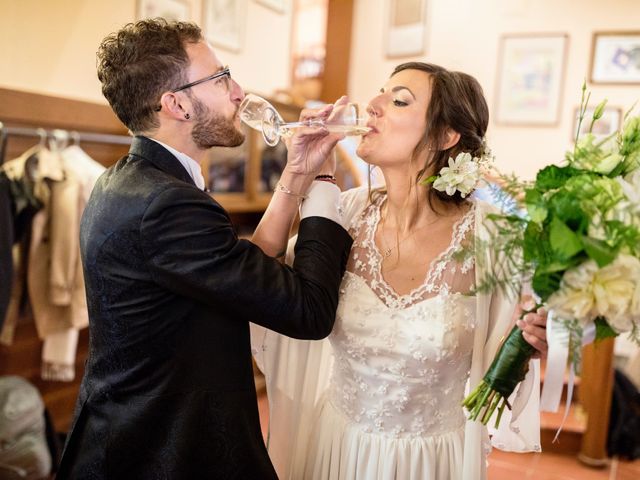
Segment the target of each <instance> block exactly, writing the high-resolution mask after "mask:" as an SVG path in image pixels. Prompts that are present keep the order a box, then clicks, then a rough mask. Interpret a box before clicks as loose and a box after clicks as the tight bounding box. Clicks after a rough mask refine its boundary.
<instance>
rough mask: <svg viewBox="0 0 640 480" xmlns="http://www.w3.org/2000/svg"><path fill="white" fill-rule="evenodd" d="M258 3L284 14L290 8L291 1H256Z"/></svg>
mask: <svg viewBox="0 0 640 480" xmlns="http://www.w3.org/2000/svg"><path fill="white" fill-rule="evenodd" d="M255 1H256V3H259V4H260V5H264V6H265V7H269V8H270V9H271V10H275V11H276V12H279V13H284V12H285V11H286V10H287V7H288V6H289V0H255Z"/></svg>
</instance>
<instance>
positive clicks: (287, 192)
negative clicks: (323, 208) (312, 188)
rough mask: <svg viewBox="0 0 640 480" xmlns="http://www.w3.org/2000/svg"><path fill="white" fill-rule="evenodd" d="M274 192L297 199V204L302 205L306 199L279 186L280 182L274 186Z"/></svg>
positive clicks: (304, 196)
mask: <svg viewBox="0 0 640 480" xmlns="http://www.w3.org/2000/svg"><path fill="white" fill-rule="evenodd" d="M273 191H274V192H282V193H286V194H287V195H291V196H292V197H295V198H297V199H298V203H302V201H303V200H304V199H305V198H307V196H306V195H301V194H299V193H294V192H292V191H291V190H289V188H288V187H286V186H285V185H283V184H281V183H280V182H278V183H277V184H276V187H275V188H274V189H273Z"/></svg>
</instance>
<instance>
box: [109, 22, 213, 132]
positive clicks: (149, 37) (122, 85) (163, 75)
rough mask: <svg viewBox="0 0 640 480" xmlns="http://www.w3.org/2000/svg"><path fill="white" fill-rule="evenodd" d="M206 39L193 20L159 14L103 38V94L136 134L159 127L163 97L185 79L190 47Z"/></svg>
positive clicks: (120, 117)
mask: <svg viewBox="0 0 640 480" xmlns="http://www.w3.org/2000/svg"><path fill="white" fill-rule="evenodd" d="M202 39H203V37H202V32H201V30H200V27H198V26H197V25H196V24H194V23H187V22H167V21H166V20H164V19H162V18H156V19H148V20H141V21H139V22H136V23H129V24H127V25H125V26H124V27H123V28H122V29H121V30H119V31H118V32H114V33H112V34H110V35H108V36H107V37H106V38H105V39H104V40H103V41H102V43H101V44H100V47H99V49H98V53H97V67H98V79H99V80H100V82H101V83H102V94H103V95H104V96H105V98H106V99H107V101H108V102H109V104H110V105H111V108H113V111H114V112H115V113H116V115H117V116H118V118H119V119H120V121H122V123H124V124H125V125H126V126H127V128H128V129H129V130H130V131H131V132H132V133H134V134H135V133H140V132H146V131H149V130H153V129H155V128H157V127H158V126H159V123H158V120H157V118H156V111H157V107H158V106H159V105H160V97H161V96H162V94H163V93H164V92H166V91H168V90H171V89H172V88H176V87H177V86H179V85H180V84H182V83H186V78H187V76H186V69H187V67H188V65H189V57H188V55H187V52H186V50H185V46H186V44H187V43H197V42H199V41H201V40H202Z"/></svg>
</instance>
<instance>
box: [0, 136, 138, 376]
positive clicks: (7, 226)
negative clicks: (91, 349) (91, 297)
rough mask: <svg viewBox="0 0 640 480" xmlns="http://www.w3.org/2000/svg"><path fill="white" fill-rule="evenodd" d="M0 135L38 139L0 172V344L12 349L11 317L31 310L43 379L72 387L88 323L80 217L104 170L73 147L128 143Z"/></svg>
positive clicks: (13, 323) (116, 138) (13, 324)
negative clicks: (79, 346) (80, 341)
mask: <svg viewBox="0 0 640 480" xmlns="http://www.w3.org/2000/svg"><path fill="white" fill-rule="evenodd" d="M0 135H1V140H2V141H1V142H0V144H1V145H2V146H4V145H6V138H7V136H8V135H22V136H40V141H39V143H38V144H37V145H35V146H33V147H32V148H30V149H29V150H27V151H26V152H24V153H23V154H22V155H20V156H19V157H18V158H15V159H12V160H9V161H6V162H4V163H2V165H0V331H1V333H0V342H1V343H3V344H5V345H10V344H12V343H13V338H14V334H15V329H16V324H17V321H18V318H19V317H20V316H21V314H22V312H23V311H24V309H25V306H26V305H28V306H30V308H31V312H32V314H33V318H34V321H35V325H36V330H37V332H38V336H39V337H40V338H41V339H42V340H43V350H42V369H41V374H42V378H43V379H45V380H58V381H72V380H73V379H74V376H75V357H76V350H77V344H78V331H79V329H81V328H84V327H86V326H87V324H88V314H87V304H86V297H85V292H84V278H83V274H82V265H81V262H80V248H79V227H80V217H81V215H82V212H83V210H84V206H85V205H86V202H87V200H88V198H89V195H90V193H91V189H92V188H93V185H94V184H95V182H96V180H97V178H98V177H99V176H100V175H101V174H102V172H103V171H104V167H103V166H102V165H100V164H99V163H98V162H96V161H94V160H93V159H92V158H91V157H89V155H87V154H86V153H85V152H84V150H82V148H81V147H80V146H79V141H81V140H82V141H84V140H87V141H104V143H126V140H128V139H129V137H126V136H119V135H112V136H111V137H114V138H111V139H109V138H105V136H100V138H97V137H93V138H92V139H88V138H87V135H91V134H79V135H78V136H76V137H75V140H74V136H73V135H72V134H70V133H68V132H65V131H63V130H54V131H52V132H47V131H44V130H42V129H21V128H11V129H9V128H0ZM94 135H100V134H94ZM105 140H114V141H112V142H108V141H105ZM69 143H71V145H69ZM3 152H4V149H3ZM0 158H2V156H1V155H0Z"/></svg>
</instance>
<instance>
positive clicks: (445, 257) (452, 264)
mask: <svg viewBox="0 0 640 480" xmlns="http://www.w3.org/2000/svg"><path fill="white" fill-rule="evenodd" d="M384 199H385V196H384V195H379V196H378V197H377V198H376V200H375V201H374V202H373V203H372V204H371V205H369V206H368V207H367V208H365V210H364V211H363V212H362V213H361V214H360V215H358V216H357V217H356V218H354V219H353V221H352V223H351V225H350V226H349V233H351V236H352V237H353V238H354V243H353V247H352V248H351V254H350V256H349V264H348V266H347V270H349V271H351V272H352V273H355V274H356V275H358V276H359V277H361V278H363V279H364V280H365V281H366V282H367V283H368V284H369V286H370V287H371V290H373V291H374V293H375V294H376V295H377V296H378V297H379V298H380V300H382V301H383V302H384V303H385V304H386V305H387V306H389V307H393V308H406V307H408V306H410V305H413V304H415V303H416V302H418V301H421V300H424V299H426V298H429V297H433V296H435V295H438V294H445V295H446V294H448V293H468V292H470V291H471V290H472V289H473V284H474V278H475V271H474V257H473V256H472V255H470V253H469V249H464V248H463V244H464V242H465V240H467V239H468V236H469V234H470V232H472V231H473V226H474V218H475V204H471V207H470V209H469V210H468V211H467V212H466V213H465V214H464V216H463V217H462V218H461V219H460V220H458V222H456V224H455V225H454V227H453V234H452V238H451V242H450V244H449V247H448V248H447V249H446V250H445V251H444V252H442V253H441V254H440V255H438V256H437V257H436V258H434V259H433V261H432V262H431V265H430V266H429V269H428V270H427V275H426V278H425V279H424V282H423V283H422V284H421V285H420V286H419V287H418V288H416V289H414V290H412V291H411V292H409V293H408V294H406V295H399V294H398V293H396V291H395V290H394V289H393V288H392V287H391V286H390V285H389V284H388V283H387V282H386V281H385V279H384V277H383V274H382V260H383V257H382V254H381V253H380V251H379V250H378V247H377V246H376V244H375V234H376V229H377V228H378V224H379V223H380V207H381V205H382V203H383V202H384Z"/></svg>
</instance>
